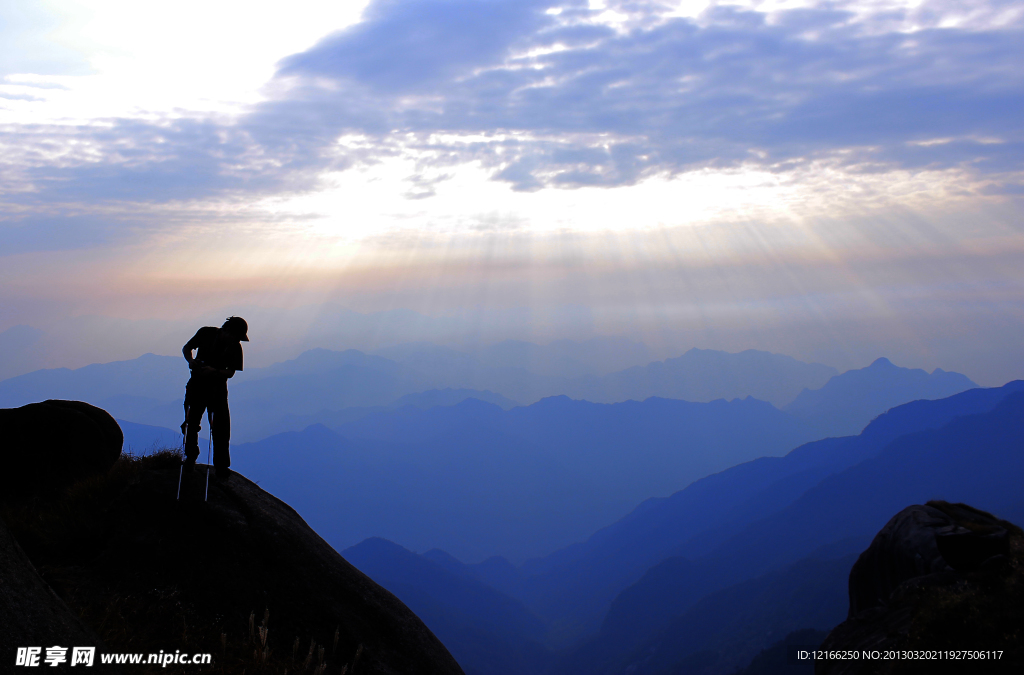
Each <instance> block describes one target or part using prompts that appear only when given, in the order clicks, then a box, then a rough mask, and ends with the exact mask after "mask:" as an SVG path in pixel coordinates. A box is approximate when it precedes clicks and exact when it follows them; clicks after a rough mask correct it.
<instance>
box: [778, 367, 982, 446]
mask: <svg viewBox="0 0 1024 675" xmlns="http://www.w3.org/2000/svg"><path fill="white" fill-rule="evenodd" d="M977 386H978V385H976V384H975V383H974V382H971V380H969V379H968V378H967V377H965V376H963V375H961V374H960V373H948V372H946V371H944V370H942V369H941V368H936V369H935V370H934V371H933V372H932V373H927V372H925V371H923V370H921V369H919V368H900V367H898V366H895V365H893V364H892V362H890V361H889V359H884V358H882V359H878V360H876V361H875V362H874V363H872V364H871V365H870V366H868V367H867V368H861V369H860V370H849V371H847V372H845V373H843V374H842V375H837V376H835V377H833V378H832V379H830V380H829V381H828V382H827V383H826V384H825V385H824V386H823V387H821V388H819V389H813V388H808V389H805V390H804V391H801V392H800V394H799V396H797V397H796V398H795V399H794V400H793V402H792V403H790V404H789V405H787V406H785V408H784V409H785V410H786V411H787V412H790V413H792V414H794V415H796V416H797V417H800V418H801V419H804V420H808V421H814V422H815V423H817V424H819V425H822V427H823V428H824V429H826V430H827V432H828V434H829V435H830V436H848V435H851V434H858V433H860V431H861V429H863V428H864V427H865V426H866V425H867V424H868V422H870V421H871V420H872V419H874V418H875V417H876V416H878V415H880V414H881V413H883V412H885V411H886V410H888V409H889V408H892V407H893V406H897V405H900V404H901V403H906V402H907V401H916V400H920V399H938V398H946V397H947V396H952V395H953V394H957V393H959V392H961V391H965V390H967V389H973V388H975V387H977Z"/></svg>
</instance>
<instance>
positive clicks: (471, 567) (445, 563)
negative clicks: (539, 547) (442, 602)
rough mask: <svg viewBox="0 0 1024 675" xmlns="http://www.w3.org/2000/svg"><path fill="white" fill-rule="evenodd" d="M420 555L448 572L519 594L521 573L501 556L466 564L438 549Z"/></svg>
mask: <svg viewBox="0 0 1024 675" xmlns="http://www.w3.org/2000/svg"><path fill="white" fill-rule="evenodd" d="M422 555H423V557H424V558H428V559H430V560H433V561H434V562H436V563H437V564H438V565H441V566H442V567H444V568H445V569H447V570H449V571H450V572H454V573H456V574H460V575H462V576H468V577H470V578H471V579H476V580H477V581H479V582H481V583H485V584H487V585H488V586H490V587H491V588H495V589H497V590H499V591H501V592H503V593H507V594H509V595H512V594H514V593H519V592H521V586H522V582H523V573H522V571H521V570H520V569H519V568H518V567H516V566H515V565H513V564H512V563H511V562H509V560H508V558H505V557H503V556H500V555H495V556H491V557H490V558H487V559H486V560H482V561H480V562H478V563H470V564H467V563H464V562H462V561H461V560H459V559H458V558H456V557H455V556H453V555H451V554H450V553H448V552H447V551H442V550H441V549H439V548H432V549H430V550H429V551H426V552H424V553H423V554H422Z"/></svg>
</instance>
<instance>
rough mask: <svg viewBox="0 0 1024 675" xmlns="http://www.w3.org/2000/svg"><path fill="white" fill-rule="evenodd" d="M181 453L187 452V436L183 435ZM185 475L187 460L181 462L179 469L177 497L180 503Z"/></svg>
mask: <svg viewBox="0 0 1024 675" xmlns="http://www.w3.org/2000/svg"><path fill="white" fill-rule="evenodd" d="M181 452H182V453H184V452H185V434H182V435H181ZM184 473H185V460H182V461H181V466H180V467H179V468H178V496H177V497H175V499H177V500H178V501H181V477H182V475H184Z"/></svg>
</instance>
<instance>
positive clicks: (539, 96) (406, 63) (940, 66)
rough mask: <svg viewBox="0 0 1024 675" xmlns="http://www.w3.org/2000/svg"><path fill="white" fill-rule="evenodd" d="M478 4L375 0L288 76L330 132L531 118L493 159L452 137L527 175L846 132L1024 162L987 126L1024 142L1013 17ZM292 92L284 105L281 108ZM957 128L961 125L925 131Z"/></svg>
mask: <svg viewBox="0 0 1024 675" xmlns="http://www.w3.org/2000/svg"><path fill="white" fill-rule="evenodd" d="M470 4H471V5H472V11H469V10H468V9H467V7H468V5H465V4H464V3H457V2H452V3H445V2H404V3H401V2H387V3H378V4H377V5H374V6H373V10H372V11H371V12H370V14H369V19H368V20H367V21H366V22H365V23H363V24H360V25H359V26H357V27H355V28H353V29H352V30H350V31H346V32H343V33H339V34H337V35H334V36H332V37H330V38H328V39H327V40H324V41H323V42H322V43H321V44H319V45H317V46H316V47H314V48H313V49H312V50H310V51H309V52H306V53H304V54H300V55H297V56H294V57H291V58H289V59H286V60H285V61H284V63H283V66H282V69H281V73H280V76H281V77H282V78H284V77H287V78H293V79H295V78H299V79H303V81H304V85H303V87H300V88H299V89H298V90H299V91H302V92H303V94H302V95H303V96H304V97H305V98H306V99H307V100H309V99H312V98H316V106H317V108H318V109H320V110H328V109H333V111H334V114H333V115H331V114H324V113H323V112H322V113H320V114H319V115H318V118H319V120H320V122H321V123H322V124H324V125H326V126H320V127H319V128H320V129H326V135H327V136H330V135H332V134H337V133H340V132H341V131H343V130H350V129H360V130H363V131H367V132H370V133H377V134H381V135H387V134H388V133H389V132H395V131H397V132H413V133H421V134H427V133H431V132H438V131H444V132H450V133H455V134H479V133H485V134H486V133H500V132H504V131H515V132H523V133H526V134H532V135H535V136H537V137H539V138H536V140H534V141H532V142H530V141H523V142H521V143H519V144H518V145H517V146H516V147H514V148H511V150H512V152H511V153H510V154H509V153H506V154H504V155H502V156H501V157H500V158H498V157H497V156H496V155H494V154H493V150H494V147H481V146H479V145H477V146H476V147H473V148H469V147H463V148H461V149H460V150H459V152H460V154H461V156H462V158H463V159H470V158H475V159H481V158H483V159H485V160H488V161H494V162H496V163H497V164H500V166H499V167H496V169H495V176H496V178H498V179H500V180H508V181H511V182H513V183H514V184H515V185H516V186H517V187H519V188H521V189H535V188H538V187H542V186H544V185H562V186H576V185H609V184H623V183H630V182H634V181H636V180H638V179H640V178H642V177H644V176H646V175H649V174H651V173H655V172H665V171H668V172H675V171H683V170H686V169H689V168H693V167H696V166H723V165H726V166H727V165H734V164H736V163H738V162H752V161H757V162H760V163H762V164H765V165H772V164H775V163H778V162H786V161H790V160H793V159H795V158H814V157H818V156H821V155H823V154H827V153H830V152H834V151H836V150H845V149H849V148H860V149H861V152H860V153H854V154H851V158H855V159H856V161H859V162H862V161H866V160H872V161H881V162H887V163H890V164H893V165H895V166H904V165H905V166H908V167H920V166H926V165H928V166H937V167H943V166H950V165H956V164H961V163H965V162H970V163H973V164H974V165H975V166H979V167H980V166H985V167H989V168H991V169H1000V170H1007V169H1014V168H1017V167H1018V165H1019V162H1018V160H1017V159H1016V157H1017V156H1018V155H1015V154H1014V153H1013V152H1008V151H1007V148H1005V147H1003V146H1005V145H1006V144H1003V145H1002V146H1001V145H1000V144H992V143H979V142H975V141H976V140H979V139H991V138H996V139H1002V140H1007V141H1011V142H1014V145H1015V143H1016V142H1017V141H1019V140H1020V139H1019V134H1020V131H1019V110H1021V109H1022V107H1021V105H1022V103H1024V87H1022V74H1021V72H1020V71H1019V69H1018V68H1017V67H1016V66H1015V65H1014V64H1016V63H1020V62H1022V60H1024V39H1022V38H1024V34H1022V31H1021V27H1020V26H1019V25H1015V26H1010V27H1003V28H1000V29H997V30H996V29H993V30H957V29H938V28H935V29H927V30H919V31H916V32H913V33H909V34H908V33H903V32H897V31H893V30H888V31H884V32H872V31H870V30H868V28H869V26H866V25H865V24H864V22H861V21H855V20H854V16H853V15H852V14H851V13H850V12H847V11H843V10H842V9H838V8H837V7H836V6H835V5H830V6H828V7H826V8H823V9H799V10H791V11H786V12H781V13H779V14H777V15H775V16H773V17H772V21H770V22H769V21H768V18H767V16H766V15H764V14H761V13H758V12H752V11H745V10H741V9H737V8H721V7H720V8H715V9H713V10H711V11H709V12H708V13H707V14H705V15H704V16H702V17H700V20H699V21H694V20H689V19H684V18H674V19H669V20H662V21H658V22H653V21H647V22H646V23H645V22H644V21H643V19H644V16H645V14H644V13H645V9H650V7H652V5H645V4H643V3H636V2H633V3H620V4H619V6H617V7H616V9H618V10H620V11H625V12H626V13H632V14H633V15H638V16H632V17H631V18H632V19H635V20H634V21H633V22H632V23H633V24H636V25H635V26H634V27H630V21H629V20H627V22H626V28H625V29H624V30H622V31H615V30H612V29H611V28H609V27H607V26H603V25H594V24H592V23H590V24H588V23H581V21H582V20H583V19H587V18H593V17H588V16H587V15H588V12H587V10H584V9H582V8H581V7H580V6H578V5H577V6H574V7H570V8H569V9H570V10H571V11H568V12H563V13H562V16H559V17H557V20H556V18H555V17H553V16H551V15H550V14H544V13H542V12H541V11H540V10H541V9H542V8H543V5H538V4H532V3H512V2H485V3H470ZM647 14H648V15H649V14H650V12H647ZM566 17H569V18H568V19H567V18H566ZM647 18H650V17H649V16H648V17H647ZM909 18H911V17H909V16H904V15H902V14H900V13H898V12H890V15H889V16H888V17H885V19H886V20H887V21H888V22H890V23H892V22H894V21H897V20H904V19H909ZM918 18H920V17H918ZM877 20H878V18H877V17H876V22H877ZM418 26H422V30H417V27H418ZM470 26H476V27H478V30H477V31H476V32H472V31H470V34H469V35H467V31H469V30H470ZM555 46H557V47H558V49H552V48H553V47H555ZM432 47H433V49H432ZM545 50H550V51H547V52H545ZM531 53H532V54H533V55H532V56H530V55H529V54H531ZM517 55H519V58H516V56H517ZM318 82H319V83H320V84H317V83H318ZM325 83H329V84H328V85H326V86H325ZM314 88H315V89H317V90H318V92H319V96H317V97H314V95H312V94H311V93H310V92H309V90H310V89H314ZM293 105H294V104H293V103H292V102H290V101H281V102H279V103H278V104H276V113H277V115H279V116H282V117H287V115H288V111H289V109H290V108H291V107H292V106H293ZM332 106H333V108H332ZM303 109H305V108H303ZM368 111H373V112H372V113H371V116H372V118H373V121H372V123H370V124H364V123H363V119H365V117H366V114H367V112H368ZM595 136H603V137H602V138H595ZM945 137H949V138H953V139H955V140H957V142H956V143H945V144H933V145H920V142H922V141H930V140H933V139H937V138H945ZM552 138H558V139H559V140H557V141H552V140H551V139H552ZM972 138H973V139H975V141H972V140H971V139H972ZM496 143H497V141H496ZM506 149H508V148H506ZM452 150H453V151H454V150H455V149H454V148H452ZM865 154H868V155H870V156H865Z"/></svg>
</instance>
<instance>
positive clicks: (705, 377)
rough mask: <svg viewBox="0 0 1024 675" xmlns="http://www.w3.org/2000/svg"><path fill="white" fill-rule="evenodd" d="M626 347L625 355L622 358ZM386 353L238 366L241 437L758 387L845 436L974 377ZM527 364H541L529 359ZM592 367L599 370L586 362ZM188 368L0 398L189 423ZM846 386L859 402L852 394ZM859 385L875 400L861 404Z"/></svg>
mask: <svg viewBox="0 0 1024 675" xmlns="http://www.w3.org/2000/svg"><path fill="white" fill-rule="evenodd" d="M620 348H621V349H622V350H625V352H626V355H625V356H623V357H620V358H613V356H614V354H615V350H616V349H620ZM381 353H382V354H387V355H390V356H393V357H394V359H397V360H394V359H391V358H385V356H382V355H379V354H366V353H364V352H360V351H358V350H354V349H349V350H345V351H332V350H329V349H312V350H308V351H306V352H303V353H302V354H300V355H299V356H298V357H296V358H294V359H290V360H287V361H282V362H280V363H275V364H273V365H271V366H267V367H263V368H249V369H246V370H245V371H243V372H240V373H238V374H236V376H235V378H234V379H233V380H232V381H231V385H230V389H231V400H232V418H233V419H232V422H233V424H232V427H233V431H234V434H233V436H234V438H235V439H236V440H238V441H254V440H258V439H261V438H266V437H268V436H270V435H273V434H276V433H281V432H283V431H300V430H302V429H303V428H305V427H306V426H308V425H310V424H318V423H319V424H325V425H327V426H331V427H333V426H339V425H341V424H345V423H347V422H350V421H353V420H355V419H358V418H359V417H363V416H365V414H367V413H368V412H371V411H372V410H373V409H376V408H384V407H389V406H395V405H399V406H400V405H402V404H403V403H411V404H413V405H416V406H417V407H424V406H427V407H429V406H432V405H454V404H456V403H458V402H459V401H461V400H464V399H465V398H469V397H472V398H478V399H481V400H486V401H490V402H492V403H495V404H497V405H499V406H501V407H502V408H509V407H513V406H514V405H516V404H530V403H534V402H536V401H538V400H540V399H542V398H547V397H551V396H559V395H567V396H570V397H571V398H580V399H585V400H590V401H594V402H604V403H613V402H621V401H625V400H639V401H642V400H645V399H647V398H650V397H660V398H674V399H678V400H688V401H691V402H708V401H712V400H715V399H719V398H724V399H726V400H732V399H735V398H747V397H748V396H753V397H754V398H757V399H759V400H764V401H768V402H771V403H773V404H774V405H775V406H776V407H780V406H783V405H784V404H786V403H788V402H789V401H790V400H792V399H793V398H794V397H797V398H800V401H799V403H798V402H797V401H793V404H794V406H795V407H794V408H793V410H794V411H795V412H794V414H796V415H797V416H799V417H801V419H803V420H804V421H805V422H807V423H809V424H812V425H814V426H816V427H817V428H818V430H819V433H820V434H821V435H823V436H825V435H841V434H843V433H855V431H851V430H852V429H854V428H856V427H857V426H859V425H862V424H866V423H867V422H868V421H870V420H871V419H872V418H873V417H875V416H877V415H878V414H880V413H881V412H884V411H885V410H886V409H887V408H889V407H892V406H893V405H898V404H899V403H904V402H906V401H909V400H913V399H915V398H941V397H942V396H946V395H948V394H949V393H952V390H954V389H955V390H960V389H963V388H968V387H970V386H971V383H970V380H967V378H964V377H963V376H958V375H956V374H952V373H945V374H942V375H941V376H940V375H939V373H940V371H936V373H933V374H932V375H930V376H929V375H927V374H925V373H923V371H911V370H909V369H902V368H895V366H893V367H892V369H890V370H891V371H892V372H888V371H886V373H887V374H884V373H881V372H880V369H879V368H876V367H874V366H872V367H869V368H868V369H863V370H865V371H867V372H868V373H869V374H871V377H868V378H866V382H867V384H866V386H867V392H866V393H865V390H864V386H861V389H859V390H857V389H856V388H854V389H850V387H849V386H845V385H843V383H845V382H850V381H851V379H856V376H854V375H850V376H847V374H844V375H835V370H834V369H833V368H830V367H828V366H822V365H820V364H807V363H802V362H800V361H797V360H796V359H793V358H791V357H788V356H782V355H778V354H771V353H768V352H761V351H756V350H747V351H744V352H739V353H737V354H730V353H727V352H720V351H714V350H706V349H691V350H689V351H687V352H686V353H685V354H683V355H681V356H679V357H677V358H673V359H666V360H665V361H655V362H651V363H648V364H647V365H644V366H634V367H629V368H626V369H624V370H619V371H615V372H611V373H607V374H603V375H602V374H599V373H600V372H601V369H600V368H598V367H597V366H596V365H595V362H596V361H597V360H598V358H599V357H602V356H603V357H607V364H606V367H609V368H610V367H611V366H612V365H614V364H621V363H625V362H628V361H630V360H634V359H636V358H638V357H640V356H642V355H643V354H644V353H645V352H644V349H643V348H642V345H640V343H632V342H629V341H623V340H618V341H616V340H613V339H603V340H590V341H586V342H582V343H572V342H569V341H560V342H556V343H552V344H550V345H547V346H544V347H541V346H538V345H531V344H530V343H524V342H514V341H506V342H503V343H498V344H497V345H493V346H490V347H487V348H482V349H480V350H478V351H477V352H475V354H477V355H479V356H480V358H483V359H485V360H484V361H480V360H477V358H476V357H474V356H473V355H470V354H467V353H463V352H458V351H456V350H453V349H451V348H448V347H439V346H437V345H430V344H413V345H405V346H397V347H393V348H389V349H386V350H381ZM577 357H578V358H577ZM885 363H888V361H886V362H885ZM876 364H877V362H876ZM528 365H529V366H531V367H534V368H537V369H538V370H539V372H535V371H531V370H529V369H527V368H526V367H525V366H528ZM890 365H891V364H890ZM546 368H550V370H545V369H546ZM588 368H589V369H591V372H589V373H585V372H584V371H586V370H587V369H588ZM581 372H584V374H582V375H578V373H581ZM859 372H861V371H851V373H859ZM917 373H920V374H921V375H925V376H926V377H925V378H924V379H923V380H922V381H921V382H916V380H915V378H917V379H918V380H920V379H921V378H919V377H917V375H916V374H917ZM882 375H884V376H882ZM833 376H834V377H833ZM835 377H838V378H840V379H839V380H835ZM830 378H831V379H830ZM872 378H873V379H872ZM187 379H188V369H187V367H186V364H185V362H184V359H181V358H180V357H177V356H156V355H154V354H145V355H143V356H141V357H139V358H138V359H133V360H131V361H118V362H112V363H107V364H94V365H90V366H86V367H84V368H79V369H77V370H67V369H55V370H41V371H35V372H32V373H28V374H26V375H21V376H18V377H15V378H10V379H8V380H3V381H0V407H17V406H19V405H23V404H25V403H29V402H32V401H36V400H43V399H45V398H48V397H52V396H58V397H61V398H66V399H75V400H84V401H88V402H91V403H93V404H95V405H99V406H101V407H103V408H104V409H106V410H109V411H110V412H111V413H112V414H113V415H114V416H115V417H117V418H119V419H124V420H128V421H131V422H134V423H136V424H144V425H149V426H156V427H164V428H167V429H174V428H176V427H177V426H178V425H179V424H180V423H181V414H182V413H181V399H182V396H183V392H184V384H185V382H186V381H187ZM861 379H862V380H863V379H865V378H863V377H862V378H861ZM833 380H835V381H833ZM911 380H915V382H916V383H915V384H913V386H903V385H900V386H898V387H897V386H893V383H894V382H896V383H900V382H903V383H904V384H905V383H906V382H910V381H911ZM844 386H845V388H844ZM872 387H873V389H872ZM958 387H959V389H958ZM805 390H806V391H805ZM848 390H849V393H848V394H844V392H847V391H848ZM431 391H434V392H437V393H434V394H429V393H428V392H431ZM442 392H443V393H442ZM801 392H802V393H801ZM798 394H799V396H798ZM837 396H838V398H837ZM844 396H846V398H848V399H850V400H849V403H850V405H846V404H844ZM853 396H857V397H860V398H861V399H863V400H864V401H866V402H867V403H865V404H860V403H857V402H856V401H854V400H853V399H852V398H850V397H853ZM405 397H412V398H408V399H406V398H405ZM833 418H835V421H833ZM856 431H859V429H856Z"/></svg>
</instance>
